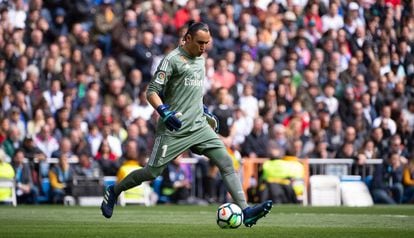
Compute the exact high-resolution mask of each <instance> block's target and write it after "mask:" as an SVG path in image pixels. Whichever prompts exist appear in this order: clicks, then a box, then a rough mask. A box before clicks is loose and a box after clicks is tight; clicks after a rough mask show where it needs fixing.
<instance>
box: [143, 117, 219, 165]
mask: <svg viewBox="0 0 414 238" xmlns="http://www.w3.org/2000/svg"><path fill="white" fill-rule="evenodd" d="M216 148H222V149H224V150H225V147H224V144H223V142H222V141H221V140H220V138H219V137H218V135H217V134H216V133H215V132H214V131H213V130H212V129H211V128H210V126H209V125H206V126H205V127H202V128H200V129H199V130H197V131H194V132H191V133H190V134H187V135H180V136H174V135H171V134H168V135H165V134H162V135H157V137H156V138H155V142H154V147H153V149H152V152H151V155H150V158H149V161H148V166H151V167H163V166H165V165H166V164H167V163H168V162H170V161H171V160H173V159H175V158H177V157H178V156H179V155H180V154H182V153H183V152H185V151H186V150H188V149H191V151H192V152H194V153H197V154H204V151H206V150H209V149H216Z"/></svg>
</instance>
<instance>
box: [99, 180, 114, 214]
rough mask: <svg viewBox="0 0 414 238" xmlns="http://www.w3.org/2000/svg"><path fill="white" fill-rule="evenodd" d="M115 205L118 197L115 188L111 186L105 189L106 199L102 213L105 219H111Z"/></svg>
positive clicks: (103, 202) (102, 206)
mask: <svg viewBox="0 0 414 238" xmlns="http://www.w3.org/2000/svg"><path fill="white" fill-rule="evenodd" d="M115 203H116V195H115V192H114V186H113V185H110V186H108V187H106V189H105V193H104V198H103V201H102V204H101V211H102V215H103V216H104V217H106V218H111V216H112V212H113V211H114V206H115Z"/></svg>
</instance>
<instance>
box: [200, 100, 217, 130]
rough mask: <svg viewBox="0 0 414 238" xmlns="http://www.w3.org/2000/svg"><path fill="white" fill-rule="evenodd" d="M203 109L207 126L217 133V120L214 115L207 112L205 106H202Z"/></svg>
mask: <svg viewBox="0 0 414 238" xmlns="http://www.w3.org/2000/svg"><path fill="white" fill-rule="evenodd" d="M203 109H204V115H205V116H206V119H207V122H208V124H209V125H210V126H211V128H213V130H214V131H215V132H216V133H218V131H219V122H218V119H217V117H216V116H215V115H213V113H211V112H209V111H208V108H207V106H206V105H203Z"/></svg>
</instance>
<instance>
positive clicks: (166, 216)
mask: <svg viewBox="0 0 414 238" xmlns="http://www.w3.org/2000/svg"><path fill="white" fill-rule="evenodd" d="M217 207H218V206H174V205H160V206H154V207H142V206H134V205H129V206H126V207H119V206H118V207H116V209H115V213H114V216H113V217H112V218H111V219H105V218H104V217H102V216H101V214H100V210H99V208H98V207H79V206H74V207H65V206H52V205H49V206H47V205H41V206H18V207H16V208H13V207H10V206H0V237H2V238H6V237H42V238H47V237H53V238H64V237H111V238H120V237H148V238H152V237H168V238H173V237H180V238H183V237H192V238H193V237H194V238H201V237H209V238H213V237H237V238H241V237H255V238H259V237H318V238H321V237H329V238H337V237H375V238H378V237H393V238H394V237H414V206H409V205H407V206H374V207H368V208H349V207H301V206H274V207H273V210H272V212H271V213H270V214H269V215H268V216H266V217H265V218H264V219H262V220H260V221H259V222H258V224H257V225H256V226H254V227H252V228H247V227H244V226H243V227H240V228H238V229H234V230H223V229H220V228H219V227H218V226H217V225H216V223H215V211H216V208H217Z"/></svg>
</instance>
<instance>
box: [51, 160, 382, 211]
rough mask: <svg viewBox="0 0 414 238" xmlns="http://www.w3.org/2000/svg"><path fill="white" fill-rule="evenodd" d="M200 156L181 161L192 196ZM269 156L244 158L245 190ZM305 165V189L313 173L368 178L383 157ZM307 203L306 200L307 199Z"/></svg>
mask: <svg viewBox="0 0 414 238" xmlns="http://www.w3.org/2000/svg"><path fill="white" fill-rule="evenodd" d="M199 160H200V158H191V157H190V158H182V159H181V163H184V164H187V165H189V167H190V170H191V180H192V181H191V182H192V189H191V196H193V197H197V196H198V195H200V194H197V191H200V188H199V187H200V186H202V184H201V183H200V182H199V181H197V177H198V176H199V175H197V170H196V165H197V163H199ZM267 160H268V158H243V160H242V161H243V162H242V166H241V169H240V171H239V174H240V177H241V181H242V186H243V189H244V191H245V192H247V189H248V188H249V187H251V186H255V185H257V181H259V171H260V169H261V166H262V165H263V163H264V162H265V161H267ZM46 161H47V162H48V163H50V164H55V163H57V162H58V159H57V158H47V160H46ZM299 161H300V162H301V163H302V164H303V165H304V181H303V182H304V184H305V189H308V188H309V178H310V176H311V175H336V176H338V177H341V176H347V175H355V174H357V175H359V176H361V179H362V180H363V181H366V179H367V178H369V177H372V175H373V173H374V169H375V166H376V165H378V164H381V163H382V159H370V160H367V161H366V163H365V164H363V165H356V163H355V160H353V159H345V158H342V159H337V158H335V159H333V158H332V159H320V158H308V159H299ZM69 163H71V164H75V163H78V158H77V157H72V158H69ZM305 203H306V200H305Z"/></svg>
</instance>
